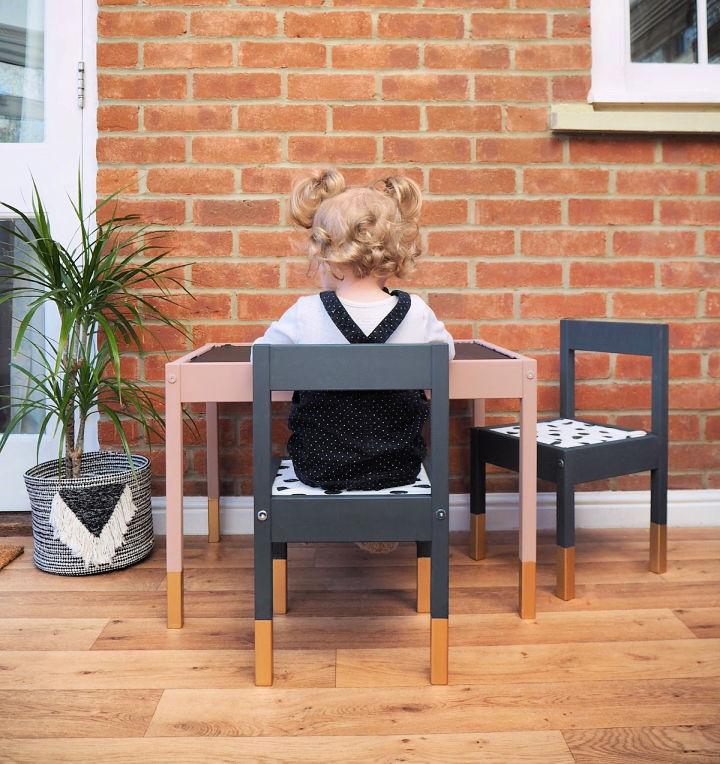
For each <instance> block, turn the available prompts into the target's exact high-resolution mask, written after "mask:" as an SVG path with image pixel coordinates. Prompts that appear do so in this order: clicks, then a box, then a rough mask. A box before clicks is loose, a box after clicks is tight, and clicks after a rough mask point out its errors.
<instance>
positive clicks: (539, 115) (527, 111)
mask: <svg viewBox="0 0 720 764" xmlns="http://www.w3.org/2000/svg"><path fill="white" fill-rule="evenodd" d="M547 126H548V110H547V106H506V107H505V129H506V130H508V131H512V132H520V133H536V132H544V131H545V130H546V129H547Z"/></svg>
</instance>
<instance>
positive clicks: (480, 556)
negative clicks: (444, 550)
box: [470, 514, 486, 560]
mask: <svg viewBox="0 0 720 764" xmlns="http://www.w3.org/2000/svg"><path fill="white" fill-rule="evenodd" d="M485 554H486V552H485V515H484V514H478V515H473V514H471V515H470V557H471V558H472V559H473V560H484V559H485Z"/></svg>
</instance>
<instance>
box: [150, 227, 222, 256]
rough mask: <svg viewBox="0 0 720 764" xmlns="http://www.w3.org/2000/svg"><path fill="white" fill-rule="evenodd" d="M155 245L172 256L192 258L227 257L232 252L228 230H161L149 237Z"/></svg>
mask: <svg viewBox="0 0 720 764" xmlns="http://www.w3.org/2000/svg"><path fill="white" fill-rule="evenodd" d="M149 240H150V241H155V242H156V243H157V246H159V247H161V248H162V249H167V250H169V253H170V255H172V256H173V257H181V258H185V259H188V260H194V259H196V258H198V257H229V256H230V255H231V254H232V233H231V232H230V231H185V230H182V229H178V230H174V231H161V232H160V233H159V236H158V237H157V238H155V237H154V236H151V237H149Z"/></svg>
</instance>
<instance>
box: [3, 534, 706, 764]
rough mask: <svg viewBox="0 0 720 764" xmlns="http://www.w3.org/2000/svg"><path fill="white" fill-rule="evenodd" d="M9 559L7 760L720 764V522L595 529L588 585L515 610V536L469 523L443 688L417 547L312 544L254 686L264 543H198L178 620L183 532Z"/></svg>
mask: <svg viewBox="0 0 720 764" xmlns="http://www.w3.org/2000/svg"><path fill="white" fill-rule="evenodd" d="M9 539H10V540H12V541H17V542H18V543H22V544H24V545H25V547H26V554H25V555H23V556H22V557H20V558H19V559H18V560H16V561H14V562H13V563H11V564H10V565H9V566H8V567H7V568H5V569H4V570H3V571H0V709H1V710H0V761H1V762H3V764H4V763H5V762H48V761H56V762H93V764H97V762H99V761H100V762H103V764H104V763H105V762H109V763H110V764H112V763H114V762H118V763H120V762H122V763H123V764H124V763H125V762H135V761H138V762H143V764H146V763H149V764H152V763H153V762H198V763H200V762H202V763H204V762H215V761H217V762H264V763H265V762H308V763H309V762H313V763H315V762H348V763H349V762H397V761H403V762H413V761H423V762H443V763H445V762H447V764H454V762H472V761H483V762H491V763H492V762H497V763H500V762H503V763H504V762H518V764H523V762H528V764H530V763H533V764H534V763H536V762H537V763H538V764H544V763H545V762H547V763H548V764H550V763H552V764H565V763H566V762H567V763H568V764H570V763H571V762H582V763H587V764H601V763H602V764H605V762H608V763H610V764H615V763H617V764H620V763H621V762H622V763H623V764H624V763H625V762H646V763H648V764H650V763H652V764H664V763H666V762H673V763H674V762H681V763H682V764H685V763H686V762H687V763H690V762H692V763H693V764H695V763H699V762H703V763H709V762H718V761H720V529H697V528H695V529H675V528H673V529H671V530H670V533H669V546H668V558H669V559H668V572H667V573H666V574H664V575H662V576H656V575H654V574H652V573H649V572H648V571H647V562H646V557H647V549H648V547H647V533H645V532H643V531H635V530H626V531H619V530H618V531H605V530H603V531H580V532H579V534H578V547H577V597H576V599H575V600H573V601H571V602H563V601H561V600H558V599H557V598H556V597H554V596H553V583H554V582H553V576H554V570H553V561H554V545H553V539H552V537H551V536H542V537H541V538H540V544H539V560H538V563H539V564H538V616H537V619H536V620H534V621H521V620H520V619H519V618H518V617H517V615H516V614H515V607H516V600H517V580H516V578H517V575H516V570H517V563H516V559H515V558H516V551H515V542H516V536H515V534H513V533H495V534H489V547H488V558H487V559H486V560H484V561H481V562H474V561H472V560H470V559H469V558H468V556H467V555H466V553H465V548H466V540H465V538H464V536H463V535H462V534H458V535H457V536H456V537H454V538H453V540H452V544H453V548H452V554H451V576H450V580H451V599H450V683H449V685H448V686H447V687H431V686H429V685H428V676H429V666H428V661H429V628H430V624H429V616H427V615H419V614H417V613H416V612H415V610H414V606H415V600H414V596H415V592H414V586H415V572H414V571H415V567H414V547H413V546H411V545H402V546H401V547H400V548H399V549H398V550H396V552H395V553H393V554H391V555H385V556H370V555H368V554H367V553H366V552H363V551H362V550H359V549H357V548H356V547H354V546H350V545H337V546H334V545H322V544H319V545H292V546H291V547H290V553H289V562H288V570H289V597H288V604H289V612H288V614H287V615H285V616H276V618H275V629H274V636H275V647H276V655H275V685H274V686H273V687H271V688H255V687H254V685H253V653H252V647H253V620H252V567H251V566H252V547H251V543H250V539H249V538H247V537H229V538H226V539H224V540H223V541H222V542H221V543H220V544H214V545H208V544H207V543H206V541H205V539H203V538H191V539H188V541H187V546H186V564H187V569H186V584H187V595H186V618H187V620H186V625H185V628H183V629H182V630H173V631H168V630H167V629H166V628H165V620H164V616H165V594H164V588H165V580H164V549H163V545H162V540H160V541H159V543H158V548H157V549H156V551H155V553H154V554H153V555H152V557H151V558H150V559H149V560H147V561H146V562H144V563H143V564H141V565H139V566H136V567H135V568H132V569H130V570H127V571H123V572H119V573H117V574H109V575H104V576H95V577H90V578H82V579H81V578H62V577H56V576H49V575H46V574H43V573H40V572H39V571H37V570H35V568H34V567H33V565H32V560H31V547H32V540H31V539H29V538H27V537H9Z"/></svg>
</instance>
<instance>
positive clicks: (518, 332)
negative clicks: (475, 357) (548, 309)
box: [478, 321, 559, 352]
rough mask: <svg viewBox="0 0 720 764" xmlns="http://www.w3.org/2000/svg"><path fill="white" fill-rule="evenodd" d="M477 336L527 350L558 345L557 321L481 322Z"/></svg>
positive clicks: (545, 348) (507, 346) (497, 343)
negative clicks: (526, 322) (543, 322)
mask: <svg viewBox="0 0 720 764" xmlns="http://www.w3.org/2000/svg"><path fill="white" fill-rule="evenodd" d="M478 336H479V337H482V338H483V339H484V340H487V341H488V342H493V343H495V344H496V345H500V346H501V347H505V348H511V349H512V348H523V350H524V351H525V352H527V351H528V350H547V349H549V348H555V349H556V351H557V346H558V337H559V332H558V326H557V322H555V321H554V322H553V323H548V324H539V323H533V324H519V323H516V322H513V321H501V322H499V323H497V324H481V325H480V327H479V330H478Z"/></svg>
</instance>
